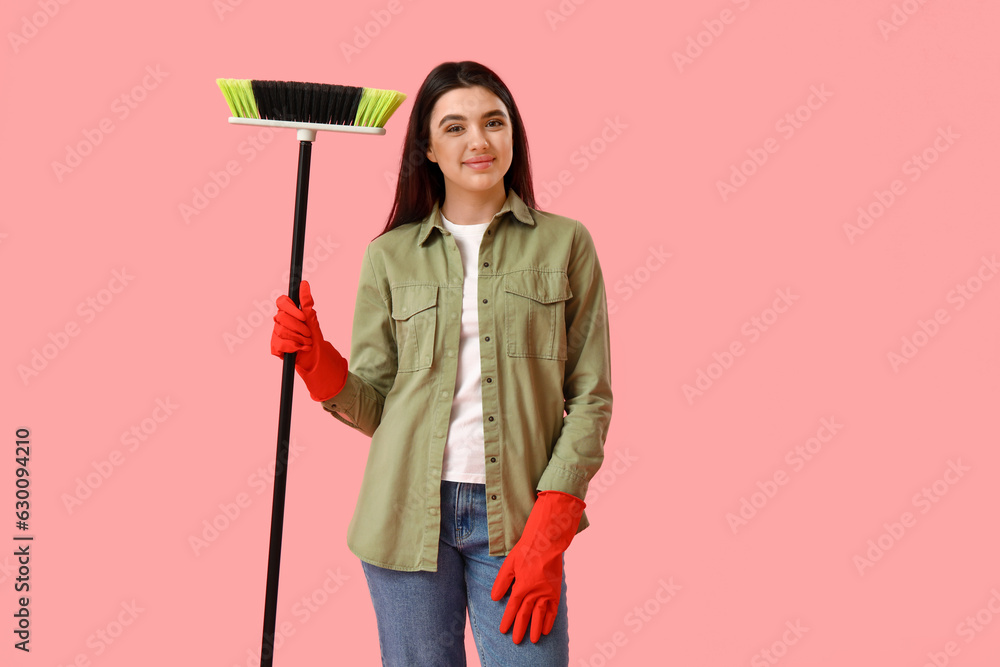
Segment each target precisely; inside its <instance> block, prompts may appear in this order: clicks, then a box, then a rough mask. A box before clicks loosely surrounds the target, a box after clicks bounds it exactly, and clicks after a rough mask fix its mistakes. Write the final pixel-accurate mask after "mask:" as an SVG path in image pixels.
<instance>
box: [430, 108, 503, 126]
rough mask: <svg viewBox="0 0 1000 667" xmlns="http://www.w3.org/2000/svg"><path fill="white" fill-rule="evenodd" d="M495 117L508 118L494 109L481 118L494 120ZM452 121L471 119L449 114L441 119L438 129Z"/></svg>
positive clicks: (500, 111)
mask: <svg viewBox="0 0 1000 667" xmlns="http://www.w3.org/2000/svg"><path fill="white" fill-rule="evenodd" d="M494 116H499V117H501V118H506V117H507V114H505V113H504V112H503V111H502V110H500V109H492V110H490V111H486V112H484V113H483V115H482V116H481V118H492V117H494ZM450 120H469V119H468V118H466V117H465V116H461V115H459V114H456V113H451V114H448V115H447V116H445V117H444V118H442V119H441V122H440V123H438V127H441V126H442V125H444V124H445V123H447V122H448V121H450Z"/></svg>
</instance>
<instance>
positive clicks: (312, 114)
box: [250, 79, 364, 125]
mask: <svg viewBox="0 0 1000 667" xmlns="http://www.w3.org/2000/svg"><path fill="white" fill-rule="evenodd" d="M250 85H251V87H252V89H253V95H254V99H255V101H256V102H257V112H258V113H259V114H260V117H261V118H264V119H267V120H287V121H299V122H306V123H323V124H325V125H354V119H355V117H356V116H357V114H358V106H359V105H360V104H361V95H362V93H364V88H362V87H360V86H341V85H334V84H326V83H302V82H297V81H262V80H257V79H253V80H251V82H250Z"/></svg>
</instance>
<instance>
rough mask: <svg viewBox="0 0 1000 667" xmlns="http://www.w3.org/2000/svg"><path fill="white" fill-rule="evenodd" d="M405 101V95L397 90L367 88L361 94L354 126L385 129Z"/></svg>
mask: <svg viewBox="0 0 1000 667" xmlns="http://www.w3.org/2000/svg"><path fill="white" fill-rule="evenodd" d="M405 99H406V95H405V94H404V93H400V92H397V91H395V90H382V89H379V88H365V89H364V92H363V93H362V94H361V102H360V104H358V115H357V117H356V118H355V119H354V124H355V125H360V126H362V127H384V126H385V124H386V122H387V121H388V120H389V117H390V116H392V114H393V112H394V111H396V109H398V108H399V105H401V104H402V103H403V101H404V100H405Z"/></svg>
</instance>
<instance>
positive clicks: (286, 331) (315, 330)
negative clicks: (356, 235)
mask: <svg viewBox="0 0 1000 667" xmlns="http://www.w3.org/2000/svg"><path fill="white" fill-rule="evenodd" d="M299 301H300V302H301V303H302V308H301V309H299V308H296V307H295V302H294V301H292V300H291V299H290V298H288V295H286V294H282V295H281V296H279V297H278V299H277V300H276V301H275V303H276V304H277V306H278V314H277V315H275V316H274V331H273V332H272V333H271V354H273V355H274V356H276V357H280V358H284V356H285V352H295V353H296V355H295V370H296V372H298V374H299V377H301V378H302V380H303V381H304V382H305V383H306V387H307V388H308V389H309V396H310V397H311V398H312V399H313V400H314V401H325V400H327V399H329V398H333V397H334V396H336V395H337V394H339V393H340V390H341V389H343V388H344V385H345V384H346V383H347V361H346V360H345V359H344V357H342V356H341V355H340V352H338V351H337V349H336V348H335V347H334V346H333V345H331V344H330V343H329V342H328V341H325V340H323V332H322V331H320V330H319V320H318V319H317V318H316V311H315V310H313V299H312V292H311V291H310V289H309V283H308V282H306V281H305V280H303V281H302V282H301V283H299Z"/></svg>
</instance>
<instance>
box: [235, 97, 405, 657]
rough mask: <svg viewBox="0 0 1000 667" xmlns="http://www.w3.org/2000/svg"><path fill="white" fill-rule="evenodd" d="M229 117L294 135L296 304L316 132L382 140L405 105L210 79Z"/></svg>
mask: <svg viewBox="0 0 1000 667" xmlns="http://www.w3.org/2000/svg"><path fill="white" fill-rule="evenodd" d="M216 83H217V84H218V85H219V89H220V90H221V91H222V94H223V95H224V96H225V98H226V102H227V103H228V104H229V110H230V111H231V112H232V114H233V115H232V117H230V119H229V122H230V123H236V124H239V125H266V126H269V127H289V128H295V129H296V130H297V131H298V133H297V136H298V140H299V171H298V179H297V181H296V185H295V222H294V227H293V230H292V261H291V270H290V271H289V279H288V296H289V298H290V299H291V300H292V301H293V302H294V303H295V305H296V306H298V305H299V282H300V281H301V279H302V253H303V246H304V244H305V234H306V202H307V200H308V195H309V163H310V160H311V156H312V142H313V141H315V140H316V132H317V131H320V130H325V131H332V132H355V133H360V134H378V135H381V134H385V129H383V126H384V125H385V123H386V121H387V120H389V117H390V116H392V114H393V112H394V111H395V110H396V109H398V108H399V105H400V104H402V103H403V100H405V99H406V95H405V94H403V93H400V92H397V91H394V90H381V89H377V88H362V87H357V86H340V85H331V84H323V83H299V82H294V81H258V80H256V79H216ZM283 364H284V365H283V366H282V372H281V406H280V409H279V413H278V452H277V461H276V463H275V471H274V473H275V474H274V500H273V502H272V506H271V543H270V547H269V549H268V557H267V591H266V595H265V599H264V635H263V639H262V641H261V653H260V664H261V667H271V665H272V663H273V660H274V627H275V622H276V619H277V609H278V571H279V568H280V563H281V531H282V524H283V521H284V515H285V482H286V468H287V467H288V440H289V431H290V427H291V421H292V386H293V384H294V380H295V353H294V352H286V353H285V356H284V360H283Z"/></svg>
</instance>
